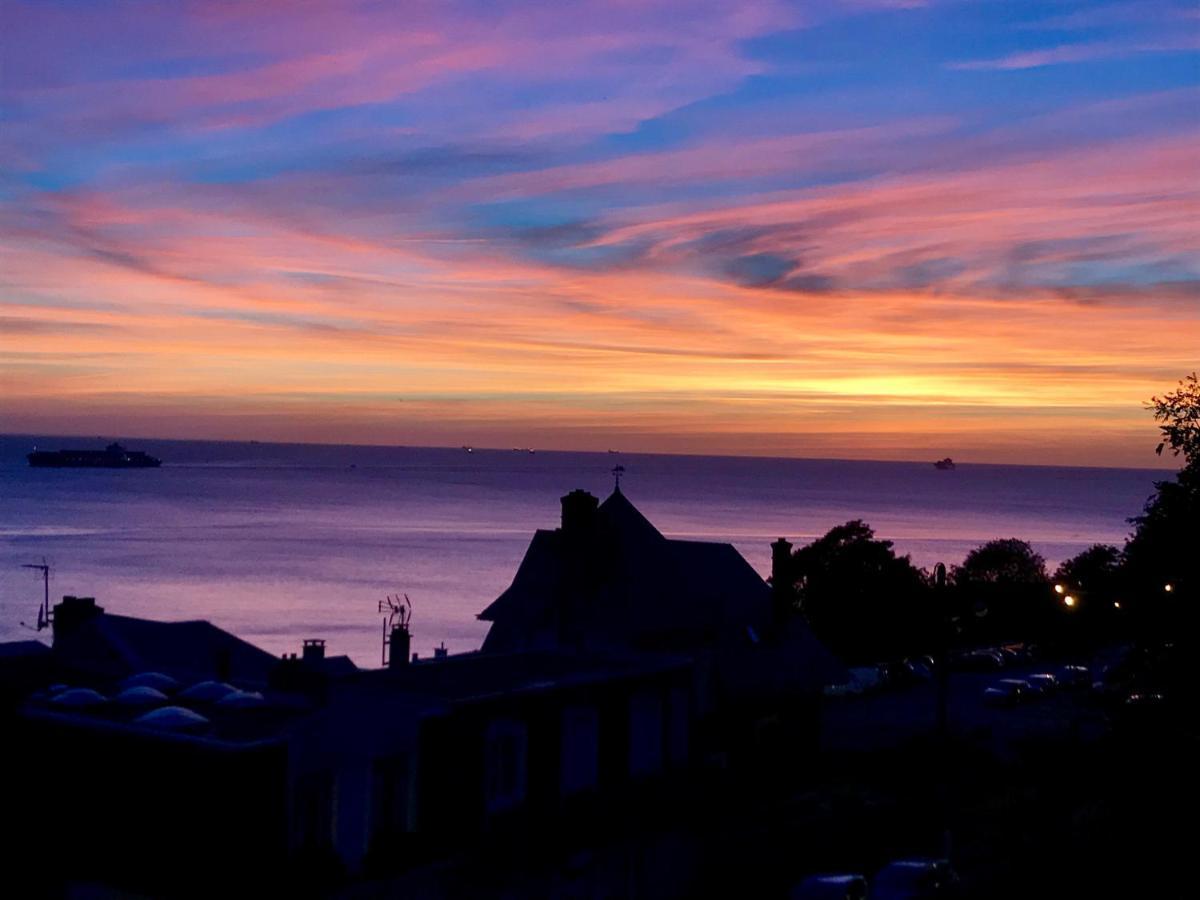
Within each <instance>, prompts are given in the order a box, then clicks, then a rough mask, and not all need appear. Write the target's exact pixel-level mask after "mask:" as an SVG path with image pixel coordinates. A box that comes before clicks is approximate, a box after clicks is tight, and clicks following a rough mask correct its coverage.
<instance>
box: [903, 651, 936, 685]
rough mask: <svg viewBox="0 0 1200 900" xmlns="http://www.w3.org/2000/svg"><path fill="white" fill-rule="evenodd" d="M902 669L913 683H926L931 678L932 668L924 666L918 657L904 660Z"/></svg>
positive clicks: (923, 662)
mask: <svg viewBox="0 0 1200 900" xmlns="http://www.w3.org/2000/svg"><path fill="white" fill-rule="evenodd" d="M904 668H905V670H906V671H907V672H908V675H909V678H910V679H911V680H914V681H928V680H929V679H930V678H932V677H933V666H931V665H926V664H925V661H924V660H923V659H922V658H921V657H919V656H917V657H913V658H911V659H906V660H905V661H904Z"/></svg>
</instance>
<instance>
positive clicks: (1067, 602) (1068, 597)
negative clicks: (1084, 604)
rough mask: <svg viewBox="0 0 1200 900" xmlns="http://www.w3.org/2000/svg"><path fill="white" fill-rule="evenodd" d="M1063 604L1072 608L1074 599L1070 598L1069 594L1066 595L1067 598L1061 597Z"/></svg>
mask: <svg viewBox="0 0 1200 900" xmlns="http://www.w3.org/2000/svg"><path fill="white" fill-rule="evenodd" d="M1063 603H1065V604H1066V605H1067V606H1074V605H1075V598H1074V597H1072V596H1071V595H1070V594H1067V596H1065V597H1063Z"/></svg>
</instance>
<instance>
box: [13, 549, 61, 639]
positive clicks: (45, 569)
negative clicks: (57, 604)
mask: <svg viewBox="0 0 1200 900" xmlns="http://www.w3.org/2000/svg"><path fill="white" fill-rule="evenodd" d="M21 568H22V569H37V570H38V571H39V572H41V573H42V605H41V606H39V607H38V617H37V630H38V631H42V630H43V629H46V628H49V627H50V625H51V623H52V622H53V621H54V614H53V613H52V612H51V611H50V564H49V563H48V562H46V557H44V556H43V557H42V561H41V562H40V563H24V564H22V566H21ZM21 624H22V625H24V624H25V623H24V622H22V623H21Z"/></svg>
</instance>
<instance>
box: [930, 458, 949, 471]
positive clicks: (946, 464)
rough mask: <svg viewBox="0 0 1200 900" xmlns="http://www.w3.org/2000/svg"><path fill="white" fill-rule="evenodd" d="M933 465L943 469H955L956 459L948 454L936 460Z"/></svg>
mask: <svg viewBox="0 0 1200 900" xmlns="http://www.w3.org/2000/svg"><path fill="white" fill-rule="evenodd" d="M933 467H934V468H935V469H943V470H945V469H953V468H954V460H952V459H951V458H950V457H948V456H947V457H946V458H945V459H939V460H938V461H937V462H935V463H934V464H933Z"/></svg>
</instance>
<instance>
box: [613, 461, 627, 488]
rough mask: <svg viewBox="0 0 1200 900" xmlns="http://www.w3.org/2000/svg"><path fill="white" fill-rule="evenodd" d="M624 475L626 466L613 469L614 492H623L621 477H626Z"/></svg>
mask: <svg viewBox="0 0 1200 900" xmlns="http://www.w3.org/2000/svg"><path fill="white" fill-rule="evenodd" d="M624 474H625V467H624V466H620V465H618V466H613V468H612V476H613V490H614V491H620V490H621V476H622V475H624Z"/></svg>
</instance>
